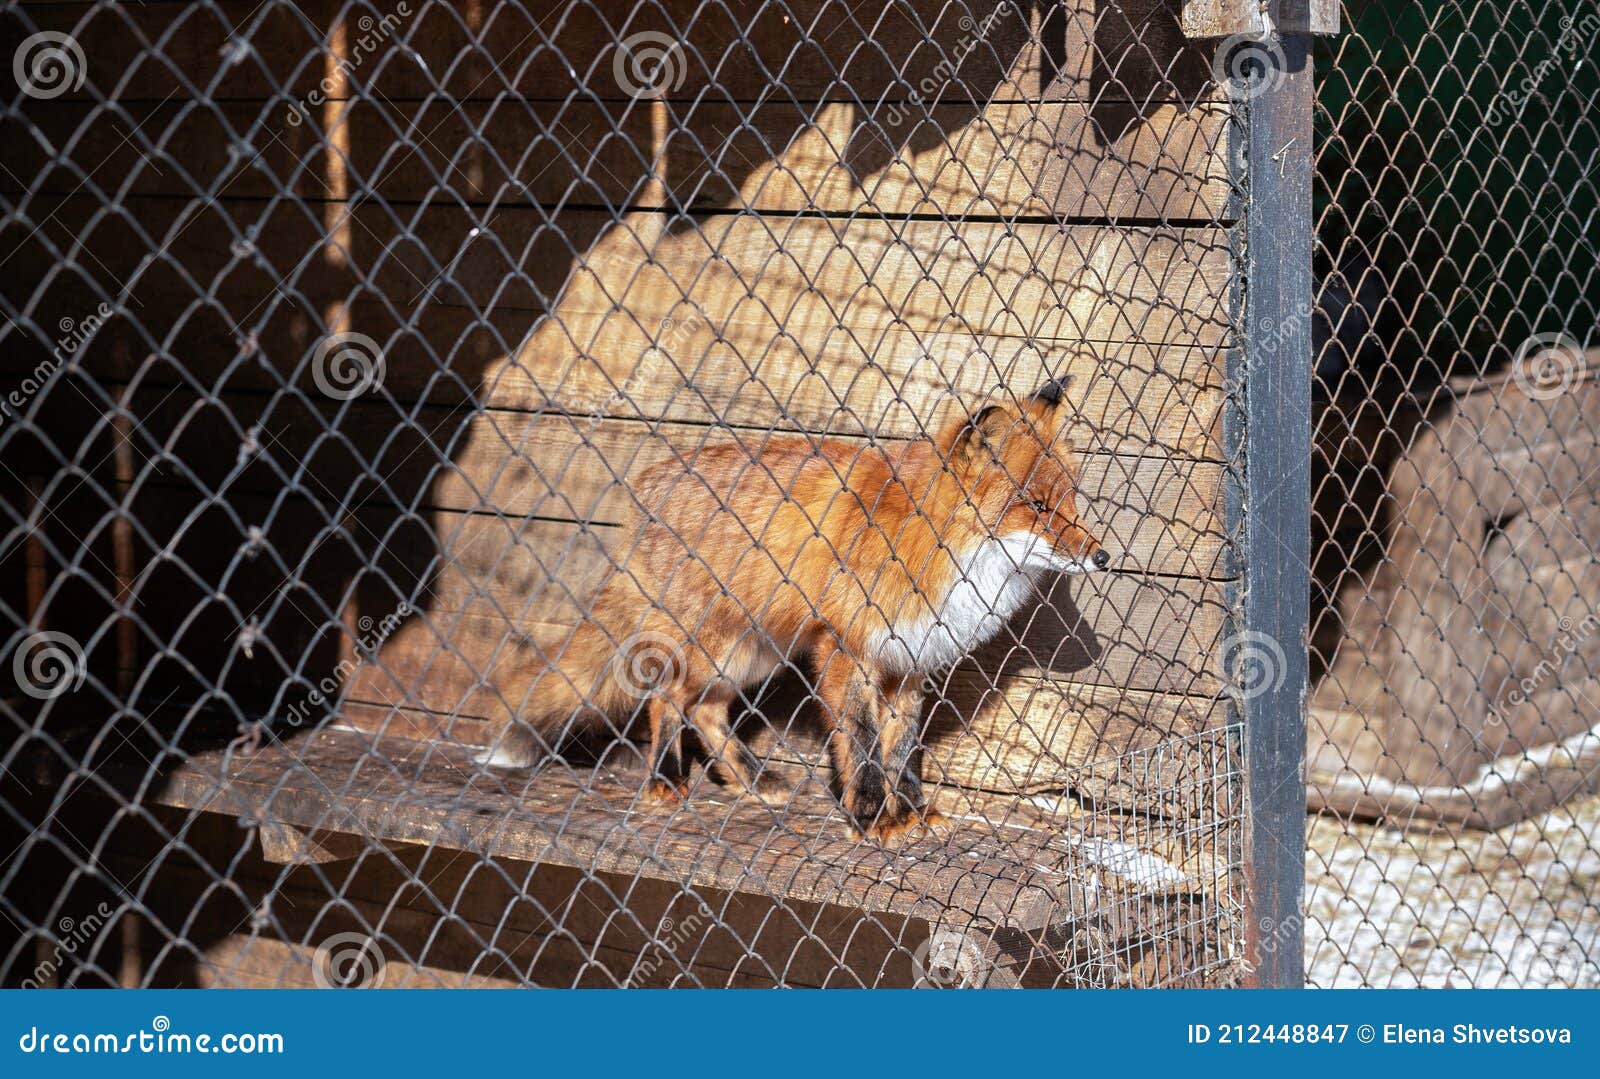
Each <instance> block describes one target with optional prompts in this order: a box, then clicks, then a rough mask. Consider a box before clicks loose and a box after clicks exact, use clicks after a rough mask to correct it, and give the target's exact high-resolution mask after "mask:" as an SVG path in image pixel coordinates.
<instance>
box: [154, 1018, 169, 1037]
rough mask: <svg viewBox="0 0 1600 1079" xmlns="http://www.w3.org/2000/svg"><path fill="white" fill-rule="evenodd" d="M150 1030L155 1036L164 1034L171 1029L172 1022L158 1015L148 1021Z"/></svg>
mask: <svg viewBox="0 0 1600 1079" xmlns="http://www.w3.org/2000/svg"><path fill="white" fill-rule="evenodd" d="M150 1029H151V1030H153V1031H155V1032H156V1033H157V1034H164V1033H166V1032H167V1031H169V1030H171V1029H172V1020H171V1019H168V1018H167V1017H166V1016H164V1015H158V1016H156V1017H155V1018H154V1019H152V1020H150Z"/></svg>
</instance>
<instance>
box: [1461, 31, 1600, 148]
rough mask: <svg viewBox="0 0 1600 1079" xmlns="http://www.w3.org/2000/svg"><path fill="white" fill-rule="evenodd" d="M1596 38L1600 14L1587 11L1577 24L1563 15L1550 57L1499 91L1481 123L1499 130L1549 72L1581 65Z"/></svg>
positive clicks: (1536, 90) (1518, 111)
mask: <svg viewBox="0 0 1600 1079" xmlns="http://www.w3.org/2000/svg"><path fill="white" fill-rule="evenodd" d="M1596 34H1600V10H1596V11H1590V12H1589V13H1587V14H1586V15H1584V16H1583V18H1582V19H1581V20H1576V21H1575V20H1574V19H1573V18H1572V16H1570V15H1563V16H1562V17H1561V34H1560V36H1558V37H1557V38H1556V41H1555V46H1554V47H1553V48H1552V49H1551V50H1550V53H1549V55H1547V56H1546V57H1545V58H1544V59H1543V60H1540V61H1539V62H1538V63H1537V64H1535V65H1533V69H1532V70H1531V71H1529V72H1528V74H1527V75H1525V76H1523V78H1522V79H1520V80H1519V81H1518V82H1517V83H1515V84H1514V85H1512V86H1503V87H1501V89H1500V92H1499V93H1498V94H1496V95H1495V97H1494V100H1493V101H1491V102H1489V109H1488V111H1487V112H1485V113H1484V114H1483V122H1484V123H1486V124H1488V125H1489V126H1490V127H1499V126H1500V125H1501V124H1503V123H1505V122H1506V121H1507V120H1509V119H1511V117H1512V115H1513V114H1520V113H1521V112H1522V109H1523V106H1525V105H1527V103H1528V102H1529V101H1530V100H1531V99H1532V98H1533V95H1534V94H1535V93H1537V92H1538V90H1539V87H1540V85H1541V84H1542V83H1543V82H1544V80H1545V79H1546V78H1547V77H1548V76H1549V74H1550V72H1552V71H1555V70H1556V69H1558V68H1564V67H1573V66H1576V65H1578V64H1581V63H1583V53H1584V52H1585V51H1586V50H1587V48H1588V46H1589V43H1590V42H1592V41H1594V39H1595V35H1596Z"/></svg>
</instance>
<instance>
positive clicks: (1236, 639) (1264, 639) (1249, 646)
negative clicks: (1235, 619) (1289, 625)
mask: <svg viewBox="0 0 1600 1079" xmlns="http://www.w3.org/2000/svg"><path fill="white" fill-rule="evenodd" d="M1287 666H1288V662H1287V660H1286V659H1285V658H1284V654H1283V645H1281V644H1279V643H1278V642H1277V640H1276V639H1274V638H1273V637H1271V636H1270V635H1268V634H1265V633H1262V632H1260V631H1259V630H1253V629H1251V630H1245V631H1244V632H1243V633H1238V634H1235V635H1234V636H1232V637H1229V638H1228V639H1227V640H1225V641H1223V642H1222V669H1223V670H1224V671H1228V672H1235V673H1236V676H1237V678H1238V690H1239V694H1240V696H1241V698H1242V699H1243V700H1247V701H1248V700H1252V699H1254V698H1256V697H1259V696H1261V694H1263V693H1270V692H1271V691H1273V690H1276V689H1282V688H1283V680H1284V678H1285V677H1286V676H1287V673H1288V672H1287V670H1286V667H1287Z"/></svg>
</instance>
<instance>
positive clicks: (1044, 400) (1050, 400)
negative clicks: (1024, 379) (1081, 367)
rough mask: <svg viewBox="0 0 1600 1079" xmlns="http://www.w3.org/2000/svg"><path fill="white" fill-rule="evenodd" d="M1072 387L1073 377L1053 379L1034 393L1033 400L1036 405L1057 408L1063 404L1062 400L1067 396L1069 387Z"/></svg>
mask: <svg viewBox="0 0 1600 1079" xmlns="http://www.w3.org/2000/svg"><path fill="white" fill-rule="evenodd" d="M1071 385H1072V376H1071V375H1067V376H1066V377H1064V378H1052V379H1051V380H1050V381H1049V382H1046V383H1045V384H1044V385H1043V386H1040V387H1039V388H1038V389H1037V390H1035V391H1034V394H1033V400H1034V402H1035V403H1036V404H1041V405H1048V406H1050V407H1051V408H1055V407H1056V406H1057V405H1059V404H1060V403H1061V399H1062V398H1063V397H1065V396H1066V393H1067V387H1068V386H1071Z"/></svg>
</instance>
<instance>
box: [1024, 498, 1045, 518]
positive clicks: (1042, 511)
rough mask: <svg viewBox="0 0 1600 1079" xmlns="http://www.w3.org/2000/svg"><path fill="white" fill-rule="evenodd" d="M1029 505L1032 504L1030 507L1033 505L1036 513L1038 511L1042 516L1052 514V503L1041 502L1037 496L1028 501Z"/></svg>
mask: <svg viewBox="0 0 1600 1079" xmlns="http://www.w3.org/2000/svg"><path fill="white" fill-rule="evenodd" d="M1028 505H1029V506H1030V507H1032V509H1033V511H1034V512H1035V513H1037V514H1040V515H1041V516H1049V515H1050V513H1051V509H1050V503H1048V502H1041V501H1040V500H1039V499H1037V498H1035V499H1033V500H1031V501H1030V502H1029V503H1028Z"/></svg>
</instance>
